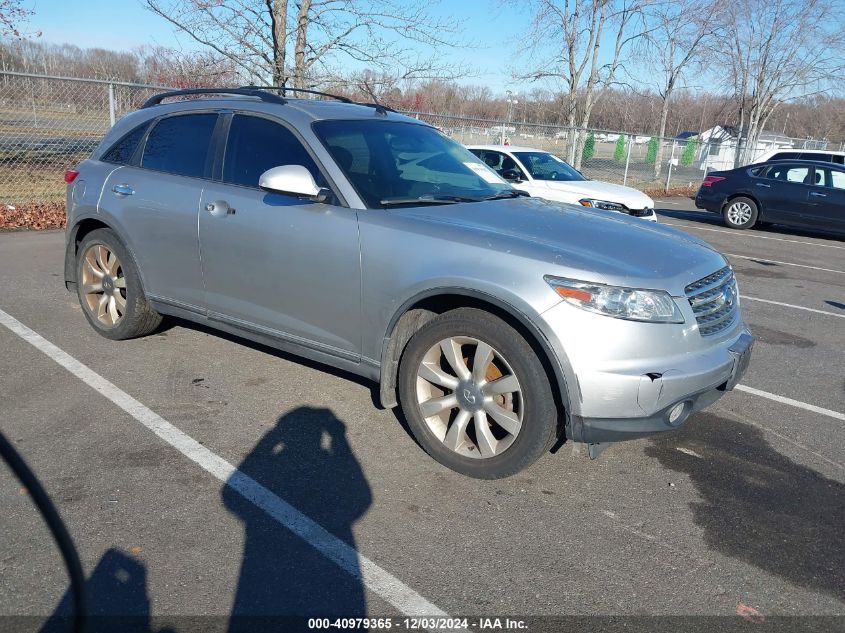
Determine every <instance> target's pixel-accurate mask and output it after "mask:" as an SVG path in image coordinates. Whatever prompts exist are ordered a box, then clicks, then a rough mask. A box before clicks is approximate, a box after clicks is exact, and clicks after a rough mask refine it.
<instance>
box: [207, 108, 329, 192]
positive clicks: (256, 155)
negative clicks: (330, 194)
mask: <svg viewBox="0 0 845 633" xmlns="http://www.w3.org/2000/svg"><path fill="white" fill-rule="evenodd" d="M280 165H302V166H303V167H305V168H306V169H308V171H310V172H311V175H312V176H313V177H314V180H315V181H316V182H317V184H318V185H320V186H325V185H326V183H325V179H323V177H322V175H321V174H320V170H319V169H317V165H316V164H315V163H314V161H313V160H312V158H311V156H310V155H309V154H308V152H307V151H306V150H305V148H304V147H303V146H302V143H300V142H299V139H297V138H296V136H294V135H293V132H291V131H290V130H288V129H287V128H286V127H284V126H283V125H280V124H279V123H274V122H273V121H270V120H268V119H264V118H261V117H256V116H247V115H242V114H236V115H235V117H234V118H233V119H232V125H231V126H230V127H229V140H228V141H227V143H226V154H225V156H224V158H223V181H224V182H228V183H231V184H235V185H244V186H246V187H258V179H259V178H260V177H261V174H263V173H264V172H265V171H267V170H268V169H270V168H272V167H279V166H280Z"/></svg>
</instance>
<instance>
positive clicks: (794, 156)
mask: <svg viewBox="0 0 845 633" xmlns="http://www.w3.org/2000/svg"><path fill="white" fill-rule="evenodd" d="M800 157H801V154H799V153H798V152H778V153H777V154H775V155H774V156H772V157H771V158H770V159H769V160H798V159H799V158H800Z"/></svg>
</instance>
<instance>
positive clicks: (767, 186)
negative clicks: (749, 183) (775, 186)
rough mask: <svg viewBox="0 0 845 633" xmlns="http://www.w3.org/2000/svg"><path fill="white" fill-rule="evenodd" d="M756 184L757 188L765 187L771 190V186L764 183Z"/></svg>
mask: <svg viewBox="0 0 845 633" xmlns="http://www.w3.org/2000/svg"><path fill="white" fill-rule="evenodd" d="M756 184H757V186H758V187H765V188H766V189H771V188H772V186H771V185H767V184H766V183H764V182H758V183H756Z"/></svg>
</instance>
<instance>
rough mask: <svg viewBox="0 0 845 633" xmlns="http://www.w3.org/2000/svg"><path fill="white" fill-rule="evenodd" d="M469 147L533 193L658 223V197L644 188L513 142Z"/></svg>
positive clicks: (516, 184) (482, 158)
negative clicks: (598, 176) (594, 175)
mask: <svg viewBox="0 0 845 633" xmlns="http://www.w3.org/2000/svg"><path fill="white" fill-rule="evenodd" d="M467 149H468V150H469V151H471V152H472V153H473V154H475V155H476V156H478V157H479V158H480V159H481V160H483V161H484V163H485V164H486V165H487V166H488V167H490V168H491V169H492V170H493V171H495V172H496V173H497V174H498V175H499V176H501V177H502V178H503V179H504V180H507V181H508V182H510V183H511V184H513V185H514V186H515V187H517V188H518V189H522V190H523V191H526V192H528V193H529V194H530V195H532V196H536V197H538V198H545V199H546V200H554V201H555V202H569V203H571V204H580V205H582V206H585V207H593V208H596V209H602V210H604V211H612V212H614V213H625V214H627V215H631V216H634V217H638V218H643V219H646V220H651V221H652V222H657V215H656V214H655V213H654V200H652V199H651V198H650V197H648V196H647V195H646V194H644V193H643V192H642V191H637V190H636V189H633V188H631V187H625V186H623V185H614V184H611V183H609V182H602V181H600V180H590V179H589V178H587V177H586V176H584V174H582V173H581V172H580V171H577V170H576V169H575V168H574V167H572V165H570V164H569V163H567V162H566V161H564V160H563V159H562V158H558V157H557V156H555V155H554V154H550V153H549V152H544V151H542V150H539V149H534V148H531V147H514V146H512V145H508V146H504V145H468V146H467Z"/></svg>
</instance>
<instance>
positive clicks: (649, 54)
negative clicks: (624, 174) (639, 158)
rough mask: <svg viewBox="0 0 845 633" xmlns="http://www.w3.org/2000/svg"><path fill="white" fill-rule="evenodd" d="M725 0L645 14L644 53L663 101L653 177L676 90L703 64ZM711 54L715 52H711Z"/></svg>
mask: <svg viewBox="0 0 845 633" xmlns="http://www.w3.org/2000/svg"><path fill="white" fill-rule="evenodd" d="M723 4H724V1H723V0H708V1H706V2H702V1H701V0H671V1H669V2H659V3H654V4H652V5H651V6H650V7H649V8H648V10H647V11H646V21H647V24H648V27H649V28H648V30H647V32H646V36H645V37H644V38H643V42H642V44H643V46H642V47H641V49H642V50H641V52H642V54H643V56H644V58H645V59H646V60H647V64H646V67H647V68H648V69H649V70H651V71H652V72H654V76H655V78H656V80H657V82H658V83H657V94H658V96H659V98H660V123H659V125H658V132H657V136H658V137H659V138H660V139H661V141H660V142H659V143H658V145H657V155H656V159H655V161H654V177H655V178H657V177H658V176H659V175H660V168H661V166H662V163H663V142H662V139H663V138H664V137H665V136H666V122H667V120H668V118H669V108H670V105H671V100H672V96H673V93H674V91H675V89H676V88H677V87H678V85H679V83H680V82H681V80H682V79H683V76H684V74H685V73H687V72H688V71H690V70H693V69H695V68H696V67H697V66H698V65H699V62H701V61H702V60H703V56H704V54H705V53H706V52H707V50H708V47H709V46H710V44H711V43H712V42H713V40H714V38H715V37H716V36H717V35H718V33H719V30H720V29H721V28H722V20H723V19H724V15H723V13H722V11H723ZM711 50H712V49H711Z"/></svg>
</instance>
